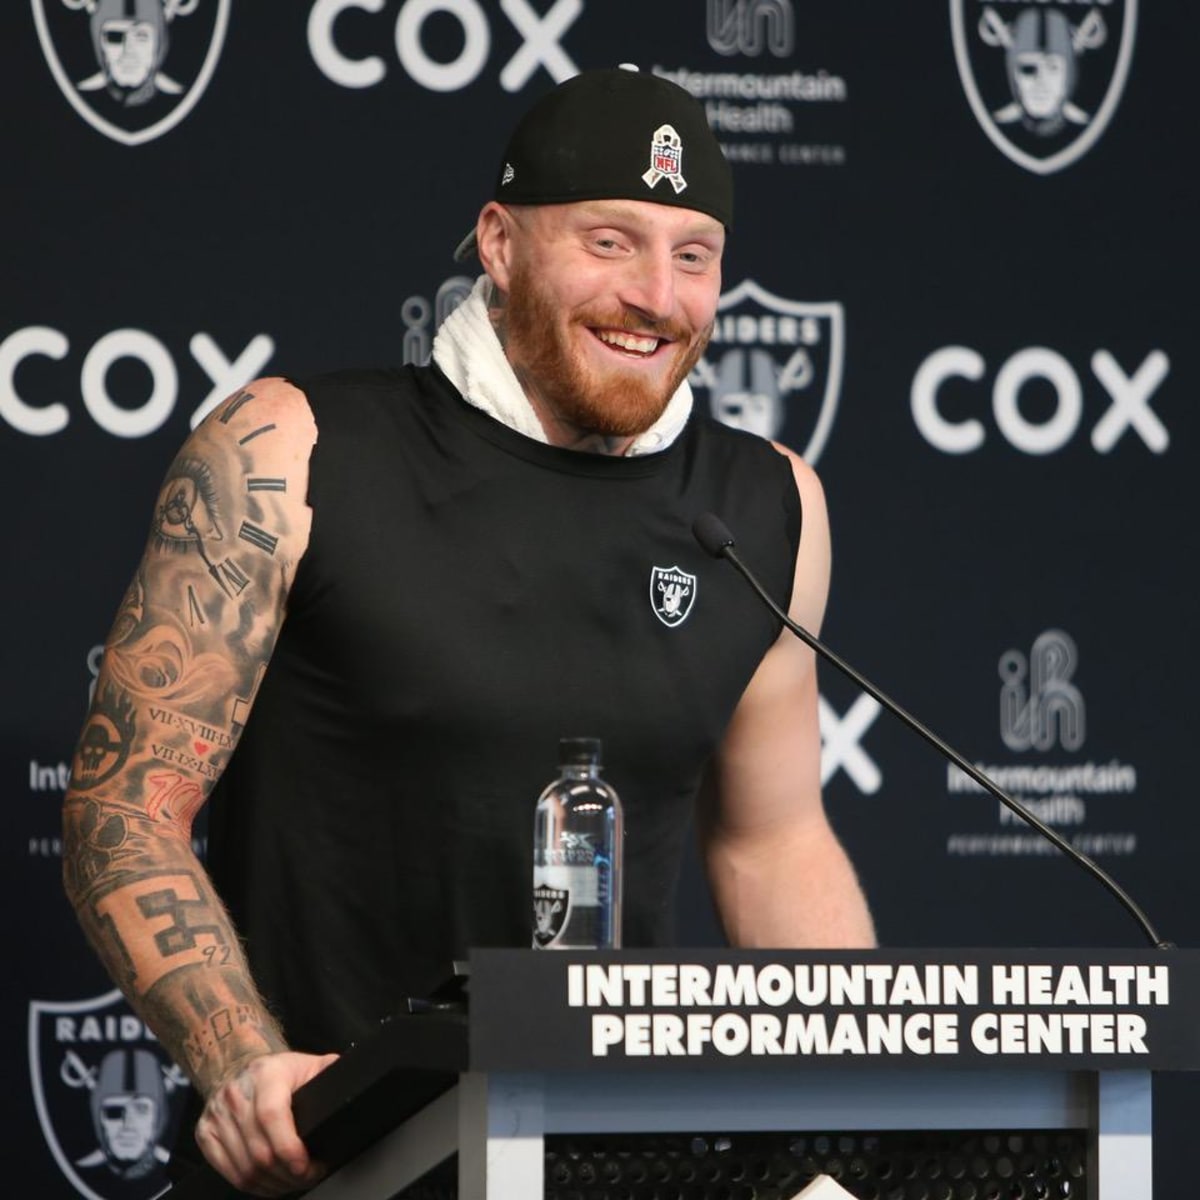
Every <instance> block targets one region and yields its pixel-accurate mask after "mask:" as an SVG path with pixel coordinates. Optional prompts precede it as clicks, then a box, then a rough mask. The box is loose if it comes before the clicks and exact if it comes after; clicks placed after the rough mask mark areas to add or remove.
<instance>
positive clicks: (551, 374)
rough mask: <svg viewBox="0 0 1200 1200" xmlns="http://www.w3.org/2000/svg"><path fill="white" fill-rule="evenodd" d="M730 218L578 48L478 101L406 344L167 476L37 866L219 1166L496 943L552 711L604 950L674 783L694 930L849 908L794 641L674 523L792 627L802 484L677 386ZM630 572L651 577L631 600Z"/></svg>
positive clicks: (286, 1173) (664, 932)
mask: <svg viewBox="0 0 1200 1200" xmlns="http://www.w3.org/2000/svg"><path fill="white" fill-rule="evenodd" d="M732 216H733V209H732V183H731V177H730V171H729V167H728V165H727V164H726V162H725V159H724V157H723V155H722V153H721V149H720V146H719V145H718V144H717V142H716V140H715V139H714V138H713V136H712V134H711V132H710V131H709V129H708V126H707V122H706V120H705V116H704V112H703V109H702V108H701V107H700V105H699V104H697V103H696V102H695V101H694V100H693V99H692V98H691V97H690V96H689V95H688V94H687V93H686V92H685V91H683V90H682V89H680V88H678V87H676V86H675V85H673V84H670V83H668V82H666V81H663V80H660V79H657V78H655V77H653V76H648V75H642V74H638V73H635V72H631V71H625V70H613V71H590V72H585V73H584V74H582V75H580V76H577V77H576V78H575V79H573V80H570V81H568V82H567V83H565V84H563V85H561V86H560V87H558V88H557V89H555V90H554V91H552V92H551V93H550V94H549V95H548V96H546V97H544V98H543V99H542V100H541V101H539V102H538V103H537V104H536V105H535V106H534V107H533V109H532V110H531V111H530V112H529V113H528V114H527V115H526V116H525V117H524V118H523V120H522V121H521V122H520V124H519V125H518V127H517V129H516V131H515V132H514V134H513V136H512V138H511V140H510V142H509V145H508V147H507V149H506V151H505V154H504V157H503V159H502V160H501V164H500V167H499V170H498V172H497V176H496V187H495V192H494V195H493V198H492V200H490V201H489V202H488V203H487V204H485V206H484V207H483V209H482V211H481V212H480V214H479V218H478V221H477V223H476V225H475V228H474V231H473V232H472V234H471V235H469V237H468V238H467V239H466V240H465V242H464V243H463V245H462V246H461V247H460V254H463V255H465V254H468V253H473V252H474V253H478V256H479V259H480V261H481V263H482V265H483V268H484V272H485V273H484V275H483V276H482V277H481V278H480V280H479V282H478V283H477V285H476V287H475V290H474V291H473V292H472V294H471V296H470V297H469V298H468V299H467V300H466V301H464V303H463V304H462V305H460V306H459V308H458V309H456V310H455V311H454V312H453V313H452V314H451V315H450V316H449V317H448V318H447V320H446V321H445V322H444V324H443V326H442V328H441V330H440V331H439V333H438V335H437V338H436V341H435V345H434V354H433V359H434V362H433V364H432V365H431V366H429V367H426V368H422V367H406V368H403V369H399V370H389V371H359V372H343V373H339V374H335V375H326V376H322V377H319V378H314V379H309V380H303V381H298V382H293V381H288V380H284V379H266V380H261V381H258V382H256V383H253V384H251V385H250V386H249V387H248V388H246V389H244V390H243V391H241V392H239V393H238V394H237V395H235V396H233V397H231V398H230V399H229V400H227V401H226V402H225V403H224V404H223V405H222V406H221V407H220V408H218V409H217V410H216V412H215V413H213V415H212V416H210V417H209V418H208V420H206V421H205V422H204V423H203V424H202V425H201V426H200V428H198V429H197V430H196V432H195V433H194V434H193V435H192V436H191V438H189V440H188V442H187V444H186V445H185V446H184V448H183V450H182V451H181V452H180V454H179V456H178V457H177V458H176V460H175V462H174V464H173V465H172V467H171V469H170V470H169V472H168V475H167V480H166V482H165V483H164V485H163V489H162V493H161V495H160V498H159V502H158V505H157V508H156V511H155V515H154V518H153V521H152V527H151V534H150V539H149V543H148V546H147V549H146V554H145V556H144V558H143V560H142V563H141V565H140V567H139V568H138V571H137V574H136V576H135V579H134V582H133V585H132V586H131V588H130V591H129V594H128V596H127V598H126V601H125V603H124V605H123V606H122V610H121V612H120V613H119V614H118V619H117V621H116V623H115V625H114V629H113V633H112V635H111V637H110V640H109V644H108V649H107V653H106V655H105V660H104V668H103V671H102V673H101V676H100V680H99V683H98V686H97V689H96V701H95V705H94V707H93V710H92V713H91V714H90V716H89V718H88V725H87V726H86V727H85V733H84V741H85V742H86V744H87V745H88V746H92V745H94V744H99V743H100V742H102V743H103V745H104V747H105V753H104V754H99V755H98V754H95V753H89V755H88V758H87V760H86V762H84V761H83V760H82V759H81V760H80V762H79V764H78V765H77V769H76V774H75V778H74V781H73V786H72V788H71V790H70V791H69V792H68V797H67V801H66V820H65V828H66V845H67V849H66V853H65V856H64V857H65V872H66V881H67V888H68V892H69V893H70V895H71V897H72V900H73V901H74V903H75V905H76V908H77V911H78V912H79V914H80V917H81V920H82V921H83V924H84V926H85V928H87V930H88V932H89V934H90V935H91V938H92V940H93V942H94V944H95V945H96V947H97V948H98V950H99V951H100V953H101V955H102V956H103V957H104V959H105V961H106V963H107V964H108V966H109V969H110V970H111V971H112V972H113V974H114V976H115V977H116V978H117V979H118V980H119V981H120V983H121V985H122V986H123V987H124V989H125V991H126V993H127V994H128V995H129V997H130V999H131V1001H132V1002H133V1003H134V1004H135V1006H136V1007H137V1008H138V1011H139V1012H140V1013H141V1014H142V1015H143V1017H144V1019H145V1020H146V1021H147V1022H148V1024H149V1025H150V1026H151V1027H152V1028H153V1029H154V1030H155V1032H156V1033H157V1034H158V1036H159V1037H160V1039H161V1040H162V1042H163V1043H164V1045H165V1046H166V1047H167V1048H168V1049H169V1050H170V1052H171V1053H172V1055H173V1056H174V1057H175V1058H176V1060H177V1061H178V1062H179V1063H180V1065H181V1066H183V1067H184V1069H186V1070H187V1071H188V1073H189V1075H190V1076H191V1078H192V1079H193V1081H194V1082H195V1084H196V1088H197V1090H198V1093H199V1094H200V1096H201V1097H202V1098H203V1099H204V1101H205V1108H204V1111H203V1114H202V1115H201V1117H200V1119H199V1121H198V1124H197V1129H196V1137H197V1141H198V1143H199V1145H200V1148H201V1149H202V1151H203V1153H204V1155H205V1156H206V1158H207V1159H208V1161H209V1162H210V1163H212V1164H213V1165H214V1166H215V1167H216V1168H217V1169H218V1170H219V1171H221V1172H222V1174H224V1175H225V1177H226V1178H227V1179H229V1180H230V1181H231V1182H233V1183H234V1184H235V1185H236V1186H238V1187H239V1188H241V1189H243V1190H245V1191H250V1192H253V1193H255V1194H258V1195H264V1196H269V1195H280V1194H284V1193H286V1192H289V1191H292V1190H295V1189H297V1188H299V1187H303V1186H306V1185H308V1184H310V1183H311V1182H312V1181H313V1180H314V1179H316V1178H317V1177H318V1176H319V1174H320V1170H321V1168H320V1167H319V1165H317V1164H315V1163H313V1162H312V1161H310V1159H309V1156H308V1152H307V1151H306V1149H305V1147H304V1145H303V1144H302V1142H301V1141H300V1139H299V1138H298V1137H297V1135H296V1131H295V1127H294V1124H293V1122H292V1118H291V1111H290V1099H291V1095H292V1093H293V1092H294V1091H295V1089H296V1088H298V1087H300V1086H301V1085H302V1084H303V1083H305V1082H306V1081H308V1080H309V1079H311V1078H312V1077H313V1076H314V1075H315V1074H316V1073H317V1072H319V1071H320V1070H322V1069H323V1068H324V1067H325V1066H326V1065H327V1064H328V1063H329V1062H331V1061H332V1060H333V1058H334V1057H335V1056H336V1051H337V1050H338V1049H339V1048H340V1047H344V1046H346V1045H347V1044H349V1043H350V1042H352V1041H356V1040H359V1039H361V1038H363V1037H364V1036H366V1035H368V1034H369V1033H370V1032H372V1031H373V1030H374V1029H376V1028H377V1026H378V1022H379V1021H380V1020H381V1019H382V1018H384V1017H386V1016H387V1015H388V1014H389V1013H391V1012H393V1011H395V1010H396V1009H397V1008H398V1007H399V1006H400V1004H401V1003H402V1001H403V998H404V997H406V996H413V995H421V994H425V993H426V992H427V990H428V988H429V987H430V986H432V985H434V984H436V983H440V982H441V981H442V980H443V979H444V977H445V976H446V975H447V973H448V970H449V965H450V963H451V961H452V959H454V958H456V957H459V958H461V957H463V956H464V955H465V954H466V952H467V950H468V949H469V948H471V947H476V946H529V945H530V938H531V923H532V922H531V903H530V884H531V875H532V847H531V841H532V818H533V809H534V803H535V800H536V797H537V795H538V793H539V791H540V790H541V788H542V786H543V785H544V784H545V782H546V780H547V778H548V776H549V775H550V773H551V772H552V770H553V765H554V753H555V749H556V747H557V742H558V739H559V737H560V736H564V735H566V736H579V735H582V736H589V737H590V736H598V737H600V738H601V739H602V740H603V743H604V750H605V760H606V776H607V777H608V778H609V780H610V781H611V782H612V783H613V784H614V786H615V787H616V789H617V791H618V792H619V793H620V795H621V797H622V800H623V802H624V809H625V829H626V842H625V897H624V930H623V935H624V944H625V945H626V946H635V947H641V946H655V945H669V944H670V942H671V938H672V928H671V917H672V909H673V902H674V893H675V883H676V879H677V875H678V869H679V862H680V857H681V852H682V848H683V839H684V837H685V836H686V830H687V829H688V826H689V821H690V818H692V817H693V816H695V818H696V823H697V827H698V829H699V830H700V833H701V839H702V848H703V854H704V859H705V863H706V866H707V870H708V873H709V877H710V880H711V883H712V888H713V894H714V897H715V900H716V906H717V910H718V913H719V916H720V919H721V922H722V924H723V926H724V929H725V932H726V934H727V935H728V937H729V939H730V941H731V943H733V944H734V945H737V946H771V947H799V946H867V945H870V944H871V943H872V941H873V932H872V927H871V921H870V917H869V915H868V913H867V908H866V904H865V902H864V900H863V897H862V894H861V891H860V889H859V887H858V884H857V881H856V880H855V877H854V873H853V870H852V869H851V866H850V864H849V862H848V861H847V858H846V855H845V854H844V852H843V851H842V848H841V847H840V845H839V843H838V841H837V839H836V838H835V836H834V834H833V832H832V830H831V829H830V826H829V823H828V821H827V819H826V817H825V813H824V810H823V807H822V803H821V794H820V786H819V779H820V775H819V751H820V738H819V734H818V727H817V687H816V672H815V662H814V660H813V656H812V653H811V651H809V650H808V649H807V648H806V647H805V646H804V645H803V644H801V643H800V642H797V641H795V640H794V639H792V638H791V637H790V635H787V634H786V633H784V634H783V635H782V636H781V634H780V629H779V625H778V623H777V622H775V621H774V620H773V619H772V618H771V617H770V616H769V614H764V613H763V611H762V610H761V609H760V607H759V606H758V605H757V603H756V602H755V600H754V598H753V597H752V596H749V595H748V594H747V593H746V591H745V590H744V588H743V585H742V584H741V583H740V581H738V580H736V579H735V578H734V577H733V572H730V571H728V570H727V569H726V568H724V567H723V566H722V564H718V563H714V561H713V560H712V559H710V558H708V556H707V555H705V554H704V552H703V551H702V550H701V549H700V548H699V547H698V546H697V545H696V543H695V541H694V539H693V536H692V533H691V526H692V523H693V521H694V520H695V518H696V517H697V516H698V515H700V514H702V513H705V512H710V511H711V512H717V513H720V514H721V515H722V516H723V517H724V518H726V519H727V520H728V521H729V523H730V525H731V526H732V527H733V528H734V529H736V530H737V531H738V532H739V539H740V542H741V544H742V545H743V547H744V550H745V553H746V556H747V558H748V559H750V560H752V561H754V562H755V563H757V564H759V565H760V567H761V569H762V573H763V576H764V578H765V581H766V583H767V585H768V586H769V587H770V588H771V589H772V590H773V592H774V593H775V594H776V595H778V596H781V597H787V598H788V603H789V607H790V611H791V613H792V615H793V616H794V617H795V618H796V619H797V620H799V621H800V622H802V623H803V624H804V625H806V626H807V627H808V628H809V629H813V630H815V629H816V628H818V627H819V625H820V621H821V617H822V614H823V611H824V606H825V598H826V593H827V589H828V580H829V536H828V525H827V520H826V516H825V509H824V503H823V499H822V493H821V488H820V485H819V483H818V481H817V479H816V477H815V476H814V474H813V473H812V471H811V470H810V469H809V468H808V467H807V466H806V465H805V464H804V463H803V462H802V461H801V460H800V459H799V458H798V457H796V456H795V455H793V454H791V453H790V452H789V451H787V450H785V449H784V448H782V447H778V446H773V445H772V444H770V443H769V442H766V441H764V440H762V439H760V438H757V437H755V436H753V435H751V434H747V433H742V432H738V431H735V430H731V429H727V428H725V427H724V426H721V425H719V424H717V423H715V422H713V421H712V420H710V419H708V418H706V417H704V416H702V415H700V414H699V413H697V412H695V411H693V408H692V401H691V393H690V391H689V389H688V385H687V377H688V373H689V371H690V370H691V368H692V366H693V365H694V364H695V362H696V361H697V359H698V357H699V355H700V354H701V353H702V352H703V349H704V346H705V342H706V339H707V337H708V335H709V331H710V329H711V327H712V323H713V319H714V316H715V313H716V306H717V300H718V297H719V295H720V290H721V257H722V252H723V249H724V244H725V237H726V234H727V232H728V229H729V227H730V225H731V222H732ZM659 573H665V574H668V575H670V576H671V578H672V579H673V580H674V581H675V582H678V580H680V579H685V578H691V579H692V580H693V583H692V584H691V587H690V592H689V594H688V595H687V596H686V597H684V596H683V592H682V586H681V588H680V589H679V590H678V591H676V592H673V593H672V596H671V603H670V604H669V605H666V604H664V603H663V602H662V598H660V597H659V596H657V595H656V593H655V591H654V587H653V581H654V580H655V579H656V578H659V577H660V574H659ZM88 730H91V731H92V732H91V736H90V737H89V735H88ZM235 748H236V754H235V753H234V750H235ZM218 781H219V782H218ZM214 789H215V790H214ZM210 792H211V793H212V794H213V802H212V806H211V809H210V826H209V858H208V867H209V870H210V871H211V876H210V875H209V874H208V873H206V872H205V870H204V869H203V868H202V867H201V865H200V864H199V862H198V861H197V860H196V858H195V856H194V854H193V852H192V847H191V839H190V832H191V821H192V818H193V816H194V815H195V813H196V812H197V811H198V809H199V808H200V806H201V805H202V804H203V803H204V802H205V801H206V799H208V797H209V794H210ZM218 897H220V899H219V898H218ZM226 906H227V907H226ZM243 944H244V947H245V951H244V952H243V948H242V947H243Z"/></svg>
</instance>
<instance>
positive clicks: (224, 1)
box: [33, 0, 230, 146]
mask: <svg viewBox="0 0 1200 1200" xmlns="http://www.w3.org/2000/svg"><path fill="white" fill-rule="evenodd" d="M229 7H230V0H33V16H34V21H35V24H36V25H37V31H38V39H39V40H40V42H41V45H42V52H43V54H45V56H46V62H47V63H48V65H49V67H50V71H51V73H52V74H53V76H54V79H55V82H56V83H57V84H58V86H59V88H60V89H61V91H62V93H63V95H64V96H66V98H67V100H68V101H69V102H70V104H71V106H72V107H73V108H74V109H75V111H76V112H77V113H79V115H80V116H81V117H83V119H84V120H85V121H87V123H88V124H89V125H91V126H92V128H93V129H97V130H99V131H100V132H101V133H103V134H105V135H106V136H107V137H110V138H112V139H113V140H114V141H117V142H121V143H123V144H124V145H127V146H136V145H139V144H140V143H142V142H148V141H152V140H153V139H154V138H157V137H160V136H161V135H162V134H164V133H166V132H167V131H168V130H169V129H172V128H174V126H176V125H178V124H179V122H180V121H182V120H183V118H184V117H186V116H187V114H188V113H189V112H191V110H192V109H193V108H194V107H195V105H196V103H197V101H199V99H200V97H201V96H202V95H203V93H204V90H205V88H206V87H207V86H208V82H209V80H210V79H211V78H212V74H213V71H214V70H215V69H216V65H217V59H218V58H219V57H220V53H221V46H222V44H223V43H224V40H225V30H226V26H227V25H228V22H229Z"/></svg>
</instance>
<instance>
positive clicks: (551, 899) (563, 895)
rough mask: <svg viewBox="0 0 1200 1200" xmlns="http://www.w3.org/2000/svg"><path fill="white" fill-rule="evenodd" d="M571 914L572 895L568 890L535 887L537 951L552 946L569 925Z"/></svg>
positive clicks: (535, 941) (535, 940)
mask: <svg viewBox="0 0 1200 1200" xmlns="http://www.w3.org/2000/svg"><path fill="white" fill-rule="evenodd" d="M570 913H571V893H570V891H569V890H568V889H566V888H555V887H546V886H544V885H543V886H541V887H536V886H535V887H534V889H533V945H534V948H535V949H539V948H541V947H543V946H552V945H553V944H554V942H555V941H556V940H557V938H558V937H559V935H560V934H561V933H562V931H563V929H564V927H565V926H566V924H567V917H568V916H570Z"/></svg>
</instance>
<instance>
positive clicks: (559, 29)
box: [308, 0, 583, 92]
mask: <svg viewBox="0 0 1200 1200" xmlns="http://www.w3.org/2000/svg"><path fill="white" fill-rule="evenodd" d="M385 4H386V0H317V2H316V4H314V5H313V7H312V12H311V13H309V17H308V46H309V50H310V52H311V53H312V56H313V61H314V62H315V63H316V64H317V66H318V67H319V68H320V69H321V71H322V72H323V73H324V74H325V75H326V76H327V77H328V78H329V79H331V80H333V82H334V83H337V84H340V85H341V86H342V87H348V88H366V87H373V86H374V85H375V84H377V83H379V82H381V81H382V80H383V78H384V76H385V75H386V74H387V66H386V65H385V63H384V61H383V59H382V58H380V57H379V56H378V55H376V54H372V55H368V56H367V57H365V58H350V57H349V56H348V55H347V54H346V53H345V52H344V51H343V50H341V49H340V48H339V47H338V44H337V41H336V40H335V25H336V22H337V19H338V18H339V17H340V16H341V15H342V14H343V13H344V12H345V11H346V10H347V9H362V10H364V11H366V12H369V13H377V12H382V10H383V8H384V7H385ZM500 8H501V10H502V11H503V13H504V15H505V16H506V17H507V18H508V19H509V21H510V22H511V23H512V25H513V26H514V28H515V29H516V30H517V32H518V33H519V34H520V35H521V37H522V39H523V41H522V44H521V48H520V49H519V50H518V51H517V52H516V54H514V55H513V56H512V58H511V59H509V61H508V63H507V64H506V66H505V67H504V69H503V70H502V71H501V72H500V86H501V87H503V88H504V90H505V91H507V92H516V91H519V90H520V89H521V88H523V87H524V86H525V84H526V83H528V82H529V80H530V79H531V78H532V77H533V74H534V72H535V71H537V69H538V67H541V66H544V67H545V68H546V70H547V71H548V72H549V74H550V76H551V78H553V80H554V82H555V83H562V82H563V80H564V79H570V78H571V76H573V75H577V74H578V73H579V68H578V67H577V66H576V65H575V64H574V63H573V62H572V61H571V59H570V58H569V57H568V56H567V53H566V51H565V50H563V48H562V46H561V45H560V41H561V39H562V36H563V34H564V33H566V31H567V29H568V28H570V26H571V25H573V24H574V23H575V21H576V20H577V19H578V18H579V16H580V14H581V13H582V12H583V0H555V3H554V4H552V5H551V6H550V8H549V10H548V11H547V12H546V14H545V15H544V16H540V15H539V14H538V13H537V11H536V10H535V9H534V8H533V7H532V5H531V4H530V3H529V0H500ZM435 15H438V16H442V17H449V18H451V19H452V20H454V21H456V22H457V23H458V26H459V32H460V34H461V37H462V48H461V49H460V50H459V52H458V56H457V57H456V58H453V59H451V60H449V61H448V62H442V61H440V60H439V59H436V58H434V57H432V56H431V55H430V54H429V52H428V51H427V50H426V49H425V45H424V42H423V41H422V37H423V34H424V30H425V23H426V21H428V20H429V19H430V17H433V16H435ZM395 43H396V54H397V56H398V57H399V59H400V65H401V66H402V67H403V68H404V69H405V70H406V71H407V72H408V73H409V75H410V76H412V78H413V79H414V80H416V82H417V83H419V84H420V85H421V86H422V87H425V88H428V89H429V90H430V91H431V92H456V91H458V90H459V89H460V88H465V87H466V86H467V85H468V84H470V83H474V82H475V80H476V79H478V78H479V75H480V73H481V72H482V71H483V68H484V66H485V65H486V64H487V60H488V55H489V54H490V53H491V48H492V30H491V25H490V23H489V21H488V17H487V13H486V12H485V11H484V8H483V5H482V4H481V3H480V0H404V3H403V4H401V6H400V12H399V14H398V15H397V17H396V30H395Z"/></svg>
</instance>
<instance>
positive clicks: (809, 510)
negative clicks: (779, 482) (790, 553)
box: [771, 442, 826, 524]
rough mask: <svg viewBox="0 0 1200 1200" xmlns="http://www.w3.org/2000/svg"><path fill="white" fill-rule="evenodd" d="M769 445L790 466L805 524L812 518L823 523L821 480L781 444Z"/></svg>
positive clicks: (811, 469) (823, 498)
mask: <svg viewBox="0 0 1200 1200" xmlns="http://www.w3.org/2000/svg"><path fill="white" fill-rule="evenodd" d="M771 445H772V446H774V447H775V449H776V450H777V451H778V452H779V453H780V454H782V455H783V456H784V458H786V459H787V460H788V462H789V464H790V465H791V468H792V477H793V478H794V479H795V480H796V490H797V491H798V492H799V493H800V502H801V505H802V506H803V510H804V520H805V523H806V524H807V523H808V521H809V520H810V519H814V518H815V519H818V520H820V521H824V520H825V519H826V517H825V512H826V509H825V489H824V488H823V487H822V486H821V479H820V477H819V476H818V475H817V473H816V471H814V470H813V468H812V467H811V466H809V464H808V463H806V462H805V461H804V459H803V458H801V457H800V455H799V454H797V453H796V452H795V451H794V450H792V449H791V448H790V447H788V446H785V445H784V444H783V443H782V442H772V443H771Z"/></svg>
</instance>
